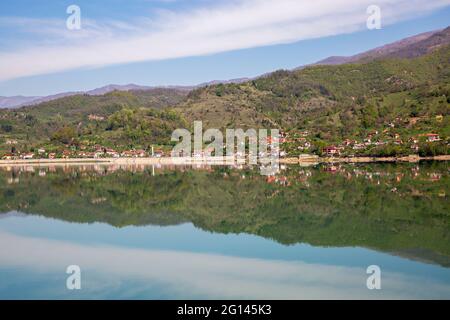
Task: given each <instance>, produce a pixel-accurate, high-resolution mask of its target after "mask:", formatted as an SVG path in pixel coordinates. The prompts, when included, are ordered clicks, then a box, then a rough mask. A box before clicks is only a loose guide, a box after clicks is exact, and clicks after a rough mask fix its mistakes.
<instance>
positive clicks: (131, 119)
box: [0, 46, 450, 153]
mask: <svg viewBox="0 0 450 320" xmlns="http://www.w3.org/2000/svg"><path fill="white" fill-rule="evenodd" d="M449 64H450V47H449V46H445V47H441V48H439V49H437V50H435V51H433V52H431V53H429V54H426V55H423V56H420V57H417V58H413V59H398V58H389V59H382V60H374V61H370V62H367V63H355V64H343V65H337V66H322V65H318V66H310V67H307V68H304V69H302V70H294V71H283V70H281V71H277V72H274V73H271V74H268V75H266V76H263V77H260V78H257V79H254V80H249V81H245V82H242V83H229V84H215V85H209V86H205V87H202V88H198V89H195V90H193V91H191V92H189V93H187V92H186V91H181V90H176V89H154V90H150V91H130V92H117V91H116V92H112V93H109V94H106V95H103V96H87V95H76V96H71V97H65V98H62V99H58V100H54V101H50V102H45V103H42V104H39V105H37V106H33V107H24V108H20V109H15V110H0V150H3V152H7V151H8V150H9V149H10V144H7V142H8V141H11V140H14V142H17V143H16V149H19V150H26V149H32V148H36V147H37V146H41V145H45V146H46V147H47V148H49V147H55V148H56V147H57V146H58V143H59V146H63V145H64V144H66V145H67V144H68V143H70V141H78V142H79V141H83V143H84V144H86V145H88V146H89V145H93V144H97V143H102V144H108V143H111V144H114V145H116V146H136V147H137V146H142V145H145V144H150V143H158V144H165V143H168V141H169V139H170V132H171V130H172V128H174V127H179V126H180V125H185V126H186V127H188V128H190V126H191V123H192V121H194V120H202V121H203V123H204V127H216V128H225V127H235V128H236V127H240V128H248V127H257V128H258V127H265V128H274V127H278V128H280V129H282V130H285V131H288V132H289V131H291V132H296V131H308V133H309V138H308V139H309V142H310V143H311V144H312V145H313V147H312V149H313V151H314V150H319V149H320V146H323V145H326V144H338V143H341V142H342V141H343V140H344V139H354V140H355V141H356V140H360V141H362V140H363V139H364V138H365V137H367V135H368V134H369V133H370V132H379V133H380V134H379V136H378V137H376V138H377V139H378V140H379V141H385V142H386V143H387V142H389V141H390V140H389V139H391V138H393V137H399V139H400V140H402V142H405V141H407V140H409V139H411V138H413V137H419V136H422V135H424V134H426V133H430V132H433V133H435V134H439V136H440V137H441V140H442V141H443V142H441V143H440V147H439V149H438V151H437V152H438V153H448V145H447V141H446V140H447V139H448V137H449V136H450V132H449V128H450V127H449V119H448V115H449V110H450V108H449V106H450V65H449ZM154 128H156V130H153V129H154ZM62 129H64V130H65V131H66V132H70V135H71V136H69V137H66V138H67V139H63V141H58V139H56V140H55V139H53V138H54V136H55V132H58V131H59V130H62ZM381 132H383V133H384V135H381ZM314 146H315V147H314ZM408 148H409V146H408ZM416 151H417V150H416ZM0 152H1V151H0ZM401 152H407V151H406V150H403V151H401Z"/></svg>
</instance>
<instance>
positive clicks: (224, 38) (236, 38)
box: [0, 0, 450, 80]
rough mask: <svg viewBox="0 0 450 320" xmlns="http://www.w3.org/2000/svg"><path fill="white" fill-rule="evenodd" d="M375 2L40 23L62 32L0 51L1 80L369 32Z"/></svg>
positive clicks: (425, 8) (294, 2) (424, 6)
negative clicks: (77, 26)
mask: <svg viewBox="0 0 450 320" xmlns="http://www.w3.org/2000/svg"><path fill="white" fill-rule="evenodd" d="M371 4H374V1H373V0H340V1H337V0H315V1H310V0H278V1H272V0H240V1H227V2H226V3H218V4H215V5H214V6H206V7H203V8H197V9H192V10H189V11H183V12H171V11H161V12H159V14H158V16H157V17H156V18H153V19H151V20H150V19H145V18H140V19H138V21H139V22H138V23H135V24H130V23H126V22H117V21H116V22H109V23H103V24H101V23H95V22H93V21H84V20H82V23H84V24H83V27H84V28H85V29H84V30H83V31H82V33H81V35H82V36H75V35H73V36H72V35H70V34H68V33H69V31H67V30H61V31H55V28H54V26H55V22H50V23H49V24H45V23H44V22H42V23H41V26H42V28H43V29H42V30H43V31H46V34H47V35H48V36H49V37H50V36H53V37H55V35H59V36H60V38H57V37H56V39H59V41H56V43H49V41H45V37H43V38H42V37H41V39H42V41H41V42H40V43H38V44H36V45H33V46H30V47H29V48H25V49H24V48H21V49H20V50H17V51H13V52H11V51H9V52H0V80H8V79H13V78H18V77H26V76H32V75H39V74H46V73H52V72H59V71H65V70H70V69H76V68H83V67H84V68H85V67H87V68H91V67H99V66H106V65H112V64H121V63H130V62H139V61H148V60H162V59H171V58H180V57H187V56H197V55H205V54H213V53H218V52H224V51H230V50H237V49H244V48H252V47H258V46H266V45H273V44H280V43H291V42H295V41H299V40H303V39H310V38H317V37H323V36H329V35H336V34H341V33H348V32H354V31H358V30H362V29H363V28H365V26H366V19H367V14H366V9H367V7H368V6H369V5H371ZM376 4H377V5H378V6H380V7H381V10H382V19H383V21H382V23H383V25H387V24H392V23H395V22H397V21H400V20H404V19H409V18H413V17H416V16H418V15H421V14H424V13H427V12H429V11H432V10H436V9H439V8H442V7H444V6H447V5H449V4H450V0H377V1H376ZM0 24H1V20H0ZM58 25H60V24H58ZM46 26H47V27H48V26H50V27H48V28H47V29H46ZM72 32H77V31H72ZM63 35H64V36H63Z"/></svg>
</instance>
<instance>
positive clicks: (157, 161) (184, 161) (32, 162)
mask: <svg viewBox="0 0 450 320" xmlns="http://www.w3.org/2000/svg"><path fill="white" fill-rule="evenodd" d="M449 160H450V155H442V156H434V157H419V156H407V157H351V158H345V157H339V158H334V157H322V158H321V157H316V156H309V157H300V158H281V159H280V160H279V163H280V164H300V165H302V164H304V165H314V164H319V163H373V162H419V161H449ZM245 163H246V162H245V161H243V160H241V161H236V160H235V159H233V158H215V157H208V158H187V157H186V158H169V157H163V158H101V159H84V158H73V159H27V160H23V159H19V160H0V166H3V167H4V166H23V165H29V166H49V165H52V166H77V165H88V164H104V165H191V164H207V165H233V164H245Z"/></svg>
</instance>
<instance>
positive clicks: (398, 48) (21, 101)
mask: <svg viewBox="0 0 450 320" xmlns="http://www.w3.org/2000/svg"><path fill="white" fill-rule="evenodd" d="M448 44H450V27H447V28H446V29H440V30H435V31H430V32H425V33H421V34H419V35H415V36H412V37H409V38H405V39H402V40H400V41H396V42H393V43H390V44H387V45H384V46H382V47H378V48H375V49H372V50H369V51H366V52H363V53H360V54H357V55H353V56H349V57H345V56H331V57H328V58H326V59H324V60H321V61H318V62H316V63H314V64H313V65H340V64H347V63H356V62H369V61H372V60H376V59H382V58H415V57H419V56H422V55H425V54H427V53H430V52H432V51H433V50H436V49H438V48H440V47H442V46H445V45H448ZM302 68H304V66H302V67H298V68H296V69H302ZM270 74H271V73H267V74H265V75H262V76H267V75H270ZM249 80H251V79H250V78H238V79H231V80H213V81H210V82H205V83H201V84H199V85H196V86H141V85H136V84H126V85H117V84H110V85H106V86H103V87H100V88H96V89H93V90H89V91H72V92H63V93H58V94H54V95H49V96H29V97H28V96H11V97H1V96H0V108H18V107H22V106H29V105H37V104H40V103H42V102H47V101H52V100H56V99H59V98H63V97H67V96H73V95H78V94H86V95H104V94H106V93H109V92H112V91H145V90H152V89H158V88H163V89H174V90H181V91H190V90H193V89H196V88H199V87H204V86H208V85H216V84H220V83H223V84H228V83H243V82H246V81H249Z"/></svg>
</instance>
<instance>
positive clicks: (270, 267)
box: [0, 231, 450, 299]
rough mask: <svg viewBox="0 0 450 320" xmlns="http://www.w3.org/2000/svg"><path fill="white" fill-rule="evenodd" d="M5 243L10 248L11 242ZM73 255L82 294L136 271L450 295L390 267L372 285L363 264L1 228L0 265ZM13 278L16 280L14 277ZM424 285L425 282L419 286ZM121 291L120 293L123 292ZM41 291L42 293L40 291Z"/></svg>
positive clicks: (50, 268)
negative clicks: (77, 239)
mask: <svg viewBox="0 0 450 320" xmlns="http://www.w3.org/2000/svg"><path fill="white" fill-rule="evenodd" d="M11 243H13V244H14V250H11ZM74 263H75V264H78V265H79V266H80V267H81V269H82V274H84V276H83V277H86V276H87V277H88V278H89V279H90V280H89V282H88V283H87V284H86V285H85V284H83V283H84V282H83V281H82V288H83V290H82V291H83V292H85V293H86V294H88V295H89V294H90V293H91V294H93V293H98V292H99V291H103V292H101V293H103V294H105V293H108V292H110V291H111V289H112V288H114V287H116V286H118V285H120V283H121V282H122V281H123V282H126V281H127V280H129V279H137V280H138V281H137V283H139V284H141V287H140V288H135V289H136V290H138V289H140V290H146V291H147V290H148V288H145V286H150V287H151V286H154V285H155V284H158V283H161V284H163V285H164V290H165V291H166V292H170V293H171V295H172V297H173V296H175V297H181V298H186V297H187V298H192V297H208V298H216V299H230V298H236V297H241V298H246V299H248V298H252V299H355V298H357V299H376V298H384V299H405V298H422V299H423V298H448V297H449V294H450V288H449V287H448V285H447V284H446V283H438V282H436V281H435V280H433V279H431V278H427V279H425V278H421V277H418V276H413V275H405V274H399V273H395V272H389V271H383V273H382V275H383V278H382V288H383V289H382V291H381V292H378V293H376V292H373V291H370V290H368V289H367V288H366V277H367V274H366V270H364V269H363V268H357V267H346V266H337V265H323V264H308V263H304V262H300V261H292V262H289V261H282V260H280V261H277V260H264V259H252V258H242V257H232V256H223V255H215V254H202V253H192V252H180V251H159V250H144V249H134V248H126V247H115V246H92V245H90V246H88V245H83V244H77V243H73V242H63V241H57V240H47V239H42V238H31V237H26V236H21V235H14V234H10V233H6V232H3V231H0V267H1V268H26V272H29V273H30V272H40V273H42V272H47V273H50V274H52V275H55V274H61V273H63V272H64V270H65V269H66V267H67V266H68V265H71V264H74ZM95 275H98V276H100V277H101V278H102V280H103V281H101V282H100V281H99V283H98V285H100V287H97V281H96V280H95ZM93 281H95V282H93ZM93 283H95V284H96V285H95V286H94V285H93ZM62 285H64V284H62ZM14 286H16V287H17V286H18V284H17V283H14ZM424 286H426V288H427V290H423V287H424ZM7 288H8V282H6V281H5V284H2V283H1V282H0V293H1V292H7V291H6V290H8V289H7ZM59 288H60V286H57V288H42V287H40V288H37V290H40V292H41V294H42V292H47V293H50V292H51V290H59ZM27 289H28V290H29V291H31V290H32V289H33V288H31V287H30V286H27ZM128 289H129V288H128ZM27 293H28V294H30V293H32V292H27ZM38 293H39V291H38ZM121 294H122V295H125V293H123V292H121ZM131 297H133V296H132V295H131ZM40 298H46V297H45V296H42V295H41V296H40ZM99 298H102V297H101V296H100V297H99Z"/></svg>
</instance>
